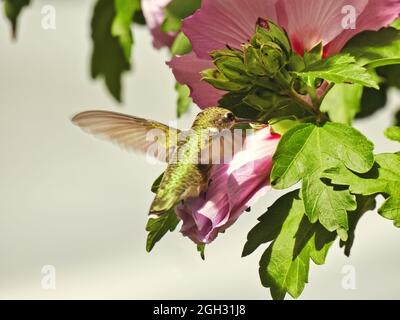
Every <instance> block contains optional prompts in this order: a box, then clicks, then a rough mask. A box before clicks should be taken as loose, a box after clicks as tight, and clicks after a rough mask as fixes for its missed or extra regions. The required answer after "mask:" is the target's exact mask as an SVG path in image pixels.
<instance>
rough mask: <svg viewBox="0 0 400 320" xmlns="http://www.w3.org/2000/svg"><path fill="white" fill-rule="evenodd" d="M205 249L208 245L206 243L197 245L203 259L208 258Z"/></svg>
mask: <svg viewBox="0 0 400 320" xmlns="http://www.w3.org/2000/svg"><path fill="white" fill-rule="evenodd" d="M205 250H206V245H205V244H204V243H202V244H198V245H197V252H199V253H200V257H201V259H202V260H206V256H205Z"/></svg>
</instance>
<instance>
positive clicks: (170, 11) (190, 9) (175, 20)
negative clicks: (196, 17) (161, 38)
mask: <svg viewBox="0 0 400 320" xmlns="http://www.w3.org/2000/svg"><path fill="white" fill-rule="evenodd" d="M200 5H201V0H172V1H171V2H170V3H169V4H168V6H167V7H166V8H165V12H164V14H165V18H164V22H163V23H162V25H161V30H162V31H163V32H178V31H180V29H181V26H182V22H181V21H182V20H183V19H184V18H186V17H188V16H190V15H192V14H193V13H194V12H195V11H196V10H197V9H199V8H200Z"/></svg>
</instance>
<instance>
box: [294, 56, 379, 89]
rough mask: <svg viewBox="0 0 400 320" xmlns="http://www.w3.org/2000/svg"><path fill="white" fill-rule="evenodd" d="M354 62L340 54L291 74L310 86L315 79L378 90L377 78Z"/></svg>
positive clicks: (352, 58) (353, 59)
mask: <svg viewBox="0 0 400 320" xmlns="http://www.w3.org/2000/svg"><path fill="white" fill-rule="evenodd" d="M355 62H356V60H355V58H354V57H352V56H350V55H349V54H340V55H336V56H332V57H329V58H327V59H323V60H320V61H317V62H314V63H313V64H311V65H309V66H307V67H306V68H305V69H304V70H303V71H301V72H295V71H293V72H292V74H294V75H297V76H298V77H300V78H301V79H302V80H303V81H304V82H305V83H307V84H308V85H310V86H314V83H315V81H316V80H317V79H324V80H327V81H330V82H333V83H355V84H360V85H363V86H366V87H372V88H376V89H379V85H378V82H377V77H376V76H374V74H373V73H371V72H369V71H368V70H367V69H365V68H363V67H362V66H360V65H358V64H356V63H355Z"/></svg>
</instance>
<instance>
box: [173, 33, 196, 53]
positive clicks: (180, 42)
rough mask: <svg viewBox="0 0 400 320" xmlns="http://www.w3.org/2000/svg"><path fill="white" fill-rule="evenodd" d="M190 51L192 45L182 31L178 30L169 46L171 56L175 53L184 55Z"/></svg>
mask: <svg viewBox="0 0 400 320" xmlns="http://www.w3.org/2000/svg"><path fill="white" fill-rule="evenodd" d="M191 51H192V45H191V44H190V41H189V39H188V37H186V36H185V34H184V33H183V32H180V33H179V34H178V35H177V37H176V38H175V41H174V43H173V44H172V47H171V54H172V55H173V56H176V55H181V56H182V55H184V54H187V53H189V52H191Z"/></svg>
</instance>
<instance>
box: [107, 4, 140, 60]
mask: <svg viewBox="0 0 400 320" xmlns="http://www.w3.org/2000/svg"><path fill="white" fill-rule="evenodd" d="M114 6H115V12H116V14H115V17H114V20H113V23H112V26H111V34H112V35H113V36H114V37H118V39H119V43H120V45H121V47H122V49H123V50H124V54H125V59H126V61H127V62H128V63H130V61H131V51H132V45H133V36H132V31H131V25H132V23H133V18H134V15H135V12H136V11H139V10H140V0H114Z"/></svg>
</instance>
